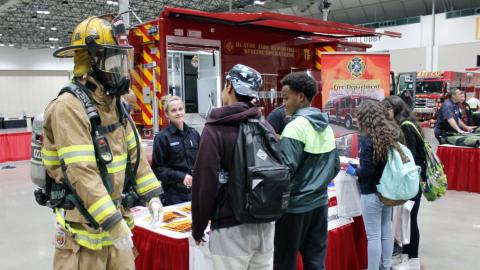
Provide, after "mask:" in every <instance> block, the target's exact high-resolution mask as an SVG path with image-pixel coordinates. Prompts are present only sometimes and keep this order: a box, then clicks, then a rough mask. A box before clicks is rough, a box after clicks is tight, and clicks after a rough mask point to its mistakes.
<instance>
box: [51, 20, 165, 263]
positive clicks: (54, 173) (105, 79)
mask: <svg viewBox="0 0 480 270" xmlns="http://www.w3.org/2000/svg"><path fill="white" fill-rule="evenodd" d="M132 54H133V48H132V47H131V46H128V45H127V44H126V36H125V27H124V26H123V23H122V22H121V21H120V20H116V19H113V18H112V17H109V18H107V17H90V18H88V19H87V20H85V21H83V22H81V23H80V24H79V25H78V26H77V27H76V28H75V30H74V31H73V34H72V42H71V46H68V47H65V48H62V49H59V50H57V51H55V53H54V56H55V57H60V58H62V57H73V58H74V64H75V65H74V79H73V80H72V84H71V85H75V86H74V87H78V88H77V90H78V89H80V90H82V91H84V92H85V93H86V94H87V95H88V96H89V97H90V99H91V101H92V102H91V103H93V106H94V107H95V108H96V111H97V112H98V116H99V119H100V120H101V125H99V126H98V129H97V125H94V123H93V122H92V118H91V117H90V113H91V110H90V109H87V108H88V107H86V106H85V103H84V102H82V101H81V100H80V99H79V98H78V97H77V96H75V95H74V94H73V92H70V93H63V94H60V95H59V96H58V97H57V98H56V99H54V100H53V101H52V102H50V104H49V105H48V106H47V108H46V109H45V122H44V127H43V132H44V145H43V149H42V159H43V163H44V166H45V167H46V169H47V173H48V175H49V176H50V177H51V178H53V179H54V180H55V182H56V183H64V185H67V184H68V185H69V187H71V190H74V193H75V194H76V196H77V197H78V198H79V201H81V202H82V205H83V206H84V211H83V212H82V211H81V207H75V208H74V209H72V210H66V209H65V208H55V213H56V217H57V228H56V235H55V239H54V243H55V247H56V249H55V256H54V269H135V265H134V258H135V255H134V254H135V252H134V247H133V242H132V238H131V237H132V233H131V230H130V229H131V228H132V227H133V217H132V215H131V213H130V212H129V211H128V209H125V207H123V206H122V203H123V200H122V191H123V190H124V189H125V186H124V185H125V182H127V183H129V182H132V186H131V187H132V190H133V191H134V192H135V193H136V194H137V195H138V198H139V199H140V201H141V202H142V203H144V204H146V205H148V208H149V210H150V213H151V214H152V226H158V225H159V224H160V223H161V221H162V220H163V217H162V216H163V214H162V213H163V212H162V211H163V209H162V204H161V203H160V200H159V195H160V194H161V193H162V188H161V185H160V183H159V182H158V180H157V179H156V177H155V175H154V174H153V172H152V170H151V168H150V166H149V164H148V162H147V160H146V158H145V153H144V152H143V149H142V148H141V147H140V143H137V142H139V138H138V132H137V131H136V128H135V127H132V125H133V124H131V122H130V124H129V121H128V118H126V117H125V118H122V117H121V116H120V115H121V114H122V112H121V111H122V109H121V108H123V107H121V105H120V102H119V99H120V96H121V95H123V94H127V93H128V90H129V87H130V78H129V73H128V71H129V64H131V59H132V58H131V57H132ZM62 92H63V90H62ZM87 112H88V114H87ZM125 115H126V114H125ZM92 130H93V131H94V132H92ZM96 130H100V131H101V132H100V133H98V132H95V131H96ZM135 133H136V134H135ZM102 134H104V135H102ZM98 138H100V139H98ZM105 145H107V146H108V147H109V150H110V152H108V151H107V150H108V148H102V147H103V146H105ZM105 149H107V150H105ZM137 151H140V153H139V154H137ZM99 160H101V161H99ZM100 162H103V163H102V164H104V165H102V166H103V167H101V165H99V164H100ZM127 164H128V165H127ZM132 167H135V169H136V170H128V169H130V168H132ZM101 168H105V170H103V171H102V169H101ZM102 172H104V173H103V174H102ZM128 172H134V173H130V176H131V177H130V178H129V179H131V180H132V181H129V180H126V178H125V176H126V174H127V175H129V174H128ZM105 175H106V176H105ZM105 179H107V180H105ZM106 183H107V184H106ZM85 210H86V211H85ZM87 211H88V214H86V213H87ZM88 217H90V219H88ZM92 224H96V225H92Z"/></svg>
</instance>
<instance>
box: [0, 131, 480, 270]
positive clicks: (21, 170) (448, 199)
mask: <svg viewBox="0 0 480 270" xmlns="http://www.w3.org/2000/svg"><path fill="white" fill-rule="evenodd" d="M425 132H426V134H427V136H428V137H429V141H430V142H431V143H432V144H433V146H434V147H436V145H434V144H435V143H436V142H435V139H432V136H431V135H432V134H431V133H432V132H431V130H430V129H428V130H426V131H425ZM9 164H10V165H14V166H15V168H13V169H0V186H1V187H0V269H6V270H17V269H32V270H36V269H38V270H45V269H51V268H52V260H53V232H54V224H55V219H54V215H53V213H52V211H51V210H49V209H48V208H46V207H41V206H38V205H37V204H36V203H35V201H34V198H33V190H34V188H35V187H34V185H33V184H32V182H31V181H30V163H29V161H21V162H15V163H9ZM5 165H6V164H5V163H4V164H0V168H1V167H3V166H5ZM479 165H480V164H479ZM479 205H480V194H476V193H468V192H457V191H448V192H447V194H446V196H445V197H444V198H442V199H440V200H438V201H436V202H427V201H426V200H422V202H421V206H420V213H419V223H420V225H419V226H420V235H421V240H420V258H421V264H422V269H428V270H457V269H462V270H476V269H480V266H479V262H480V257H479V256H480V207H479Z"/></svg>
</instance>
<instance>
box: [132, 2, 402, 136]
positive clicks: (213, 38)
mask: <svg viewBox="0 0 480 270" xmlns="http://www.w3.org/2000/svg"><path fill="white" fill-rule="evenodd" d="M377 35H388V36H392V37H400V34H398V33H393V32H383V33H380V32H378V31H375V29H371V28H366V27H361V26H354V25H348V24H343V23H336V22H327V21H321V20H317V19H312V18H303V17H297V16H290V15H284V14H278V13H270V12H263V13H209V12H202V11H196V10H190V9H182V8H171V7H166V8H165V9H164V10H163V11H162V12H161V14H160V16H159V17H158V19H156V20H153V21H150V22H147V23H143V24H141V25H137V26H135V27H134V28H133V29H132V31H130V33H129V41H130V44H132V45H133V46H134V48H135V61H134V62H135V70H134V72H133V75H132V90H133V92H134V93H135V95H136V97H137V105H136V106H135V110H134V119H135V121H136V123H137V125H139V127H140V129H143V130H144V132H143V133H149V130H151V128H152V124H153V119H152V118H153V116H154V114H155V113H156V112H155V110H158V115H159V121H158V124H159V126H166V124H167V122H166V119H165V116H164V114H163V110H162V106H161V104H160V102H156V103H155V102H153V101H154V99H153V97H155V98H156V99H157V101H158V100H159V99H161V97H162V96H164V95H166V94H168V93H172V94H176V95H179V96H181V97H182V98H183V99H184V101H185V103H186V111H187V113H191V114H196V115H200V116H203V117H205V115H207V114H208V112H209V111H210V110H211V108H213V107H217V106H220V105H221V90H222V87H223V83H224V75H225V74H226V72H228V70H229V69H230V68H231V67H233V66H234V65H235V64H237V63H242V64H245V65H248V66H251V67H253V68H255V69H257V70H258V71H259V72H260V73H261V74H262V77H263V79H264V84H263V86H262V91H261V92H260V94H259V100H258V103H259V106H261V107H263V112H264V114H268V113H269V112H270V111H271V110H273V109H274V108H275V107H277V106H279V105H280V104H281V102H282V101H281V98H280V92H279V91H280V89H281V84H280V81H281V79H282V78H283V77H284V76H285V75H286V74H288V73H290V72H292V71H305V72H309V73H310V74H311V75H312V76H313V77H314V78H316V79H317V81H319V82H320V71H321V64H320V59H321V57H322V52H335V51H365V50H366V48H369V47H370V45H368V44H362V43H355V42H348V41H346V40H345V38H346V37H352V36H377ZM319 89H321V88H320V83H319ZM154 93H155V95H154ZM157 104H158V105H157ZM313 104H314V106H317V107H319V108H321V104H322V103H321V93H320V91H319V94H317V96H316V97H315V98H314V102H313ZM154 105H156V108H154V107H155V106H154ZM144 135H145V134H144ZM146 135H149V134H146Z"/></svg>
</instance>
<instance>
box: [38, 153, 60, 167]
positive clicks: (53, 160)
mask: <svg viewBox="0 0 480 270" xmlns="http://www.w3.org/2000/svg"><path fill="white" fill-rule="evenodd" d="M42 162H43V164H44V165H45V166H59V165H60V160H59V159H58V152H57V151H49V150H45V149H42Z"/></svg>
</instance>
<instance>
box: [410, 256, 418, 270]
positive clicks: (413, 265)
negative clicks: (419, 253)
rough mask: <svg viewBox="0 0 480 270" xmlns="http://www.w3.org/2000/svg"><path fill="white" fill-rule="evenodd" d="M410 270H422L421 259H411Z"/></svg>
mask: <svg viewBox="0 0 480 270" xmlns="http://www.w3.org/2000/svg"><path fill="white" fill-rule="evenodd" d="M408 269H409V270H420V258H411V259H409V260H408Z"/></svg>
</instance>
